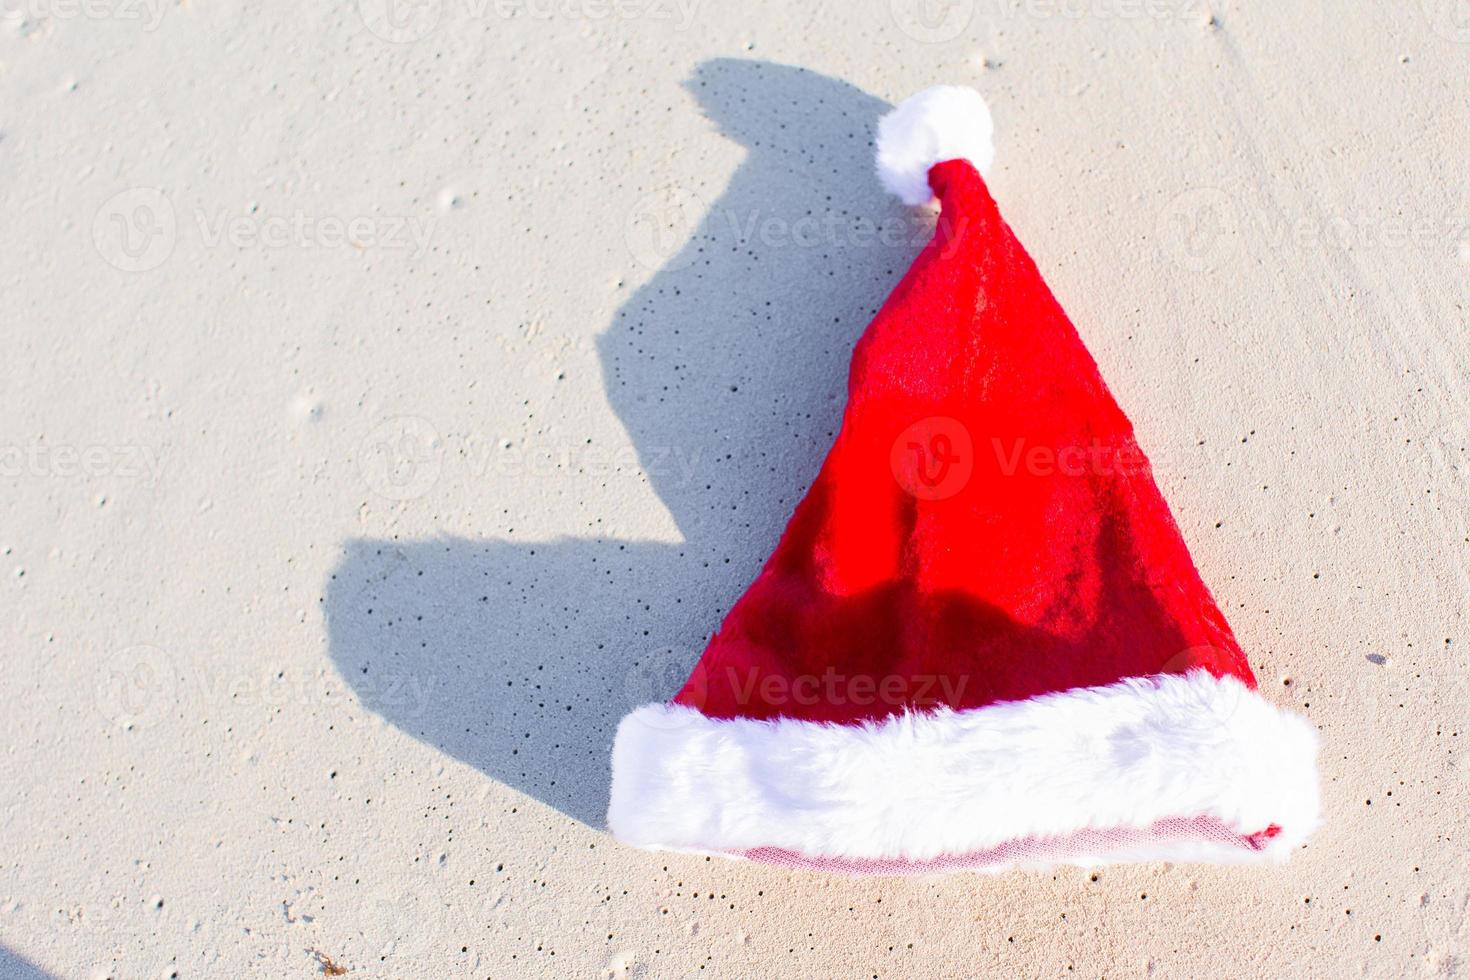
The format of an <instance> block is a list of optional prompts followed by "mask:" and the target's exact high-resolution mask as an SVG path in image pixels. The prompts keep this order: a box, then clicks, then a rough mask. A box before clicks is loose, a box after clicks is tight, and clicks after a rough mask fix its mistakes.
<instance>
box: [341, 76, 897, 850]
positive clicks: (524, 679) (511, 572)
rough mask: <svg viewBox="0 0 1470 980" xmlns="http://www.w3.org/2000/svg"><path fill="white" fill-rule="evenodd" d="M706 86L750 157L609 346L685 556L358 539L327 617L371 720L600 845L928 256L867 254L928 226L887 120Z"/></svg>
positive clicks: (637, 300)
mask: <svg viewBox="0 0 1470 980" xmlns="http://www.w3.org/2000/svg"><path fill="white" fill-rule="evenodd" d="M685 84H686V88H687V89H688V90H689V91H690V92H691V93H692V94H693V95H694V97H695V99H696V100H697V101H698V103H699V106H700V108H701V110H702V111H703V112H704V114H705V116H706V117H707V118H708V119H709V120H710V121H711V122H712V123H713V124H714V126H715V127H716V128H717V129H718V130H719V132H720V134H722V135H723V136H724V137H726V138H730V139H734V140H736V141H738V142H739V143H740V144H741V145H742V146H743V147H744V148H745V150H746V156H745V158H744V159H743V160H742V161H741V163H740V165H739V167H738V168H737V170H736V171H735V173H734V174H733V176H732V177H731V178H730V181H729V184H728V186H726V187H725V188H724V190H723V191H722V192H720V194H719V195H718V197H716V198H714V199H712V200H710V201H709V202H708V206H707V208H706V211H707V213H706V214H705V215H704V217H703V218H702V219H701V220H700V221H699V222H698V224H697V226H696V227H694V229H693V231H692V233H691V234H690V235H689V237H688V240H687V241H686V242H684V243H683V244H682V246H681V247H679V248H677V249H676V250H674V251H671V253H670V254H669V255H668V257H667V259H666V260H664V261H662V263H661V264H660V267H659V269H658V271H657V272H656V273H655V274H654V275H653V276H652V277H651V278H649V279H648V281H647V282H646V283H645V284H644V285H643V286H641V287H640V288H639V289H637V290H636V292H634V293H633V295H631V296H630V297H629V299H628V301H627V302H626V303H625V304H624V305H623V306H622V307H621V309H619V310H618V312H617V313H616V315H615V316H614V317H613V319H612V322H611V323H610V324H609V326H608V327H607V329H606V330H605V331H604V332H603V334H602V335H601V336H600V337H599V338H598V340H597V349H598V353H599V356H600V358H601V362H602V372H603V384H604V389H605V395H606V398H607V400H608V402H609V404H610V405H611V407H612V409H613V411H614V412H615V413H616V414H617V415H618V417H619V419H620V420H621V422H622V424H623V425H624V427H625V428H626V430H627V432H628V436H629V438H630V440H631V441H632V443H633V446H634V448H635V450H636V452H637V454H638V457H639V462H640V466H641V468H642V470H643V472H644V474H645V475H646V477H647V479H648V481H649V483H650V485H651V487H652V489H653V490H654V492H655V493H657V495H658V496H659V498H660V499H661V501H662V503H663V505H664V506H665V507H666V508H667V509H668V511H669V513H670V514H671V515H672V517H673V519H674V521H675V523H676V524H677V526H678V528H679V532H680V535H681V537H682V543H678V544H668V543H662V542H650V541H636V540H616V539H610V538H559V539H554V540H548V541H540V542H536V543H521V542H508V541H504V540H474V539H465V538H443V539H431V540H423V541H411V542H404V541H394V540H378V539H372V538H364V539H357V540H352V541H349V542H348V543H347V544H346V546H345V552H344V555H343V557H342V559H341V561H340V562H339V564H338V565H337V567H336V568H335V569H334V571H333V573H332V575H331V577H330V579H329V581H328V583H327V587H326V591H325V595H324V598H323V604H324V607H325V617H326V625H327V638H328V645H329V653H330V656H331V659H332V661H333V663H334V665H335V666H336V668H337V670H338V671H339V672H340V674H341V675H342V677H343V678H344V679H345V680H346V681H347V682H348V683H349V684H350V685H351V686H352V688H353V690H354V692H355V694H356V695H357V697H358V698H359V700H360V701H361V702H362V703H363V705H364V706H365V707H366V708H368V709H369V710H371V711H374V712H376V713H378V714H379V715H381V716H382V717H383V718H384V719H385V720H386V721H388V722H390V723H391V724H393V725H395V726H396V727H398V728H400V729H402V730H404V731H406V732H408V733H410V734H412V735H413V736H414V737H416V738H419V739H421V740H423V741H424V742H426V743H428V744H429V745H432V746H434V747H435V748H436V749H438V750H440V751H442V752H445V753H447V754H449V755H451V756H453V757H454V758H456V759H459V760H461V761H463V762H465V763H468V764H470V765H473V766H475V767H476V768H478V769H479V770H481V771H482V772H484V773H485V774H486V775H488V776H490V777H492V778H494V779H496V780H498V781H500V782H502V783H505V784H506V785H508V786H511V787H513V788H514V789H516V790H518V791H520V792H522V793H525V794H527V795H528V796H532V797H534V798H536V799H538V800H540V801H542V802H543V803H546V804H548V805H549V806H552V807H555V808H556V809H557V810H560V811H561V812H563V813H565V814H567V815H569V816H571V817H574V818H576V819H577V820H580V821H582V822H584V823H586V824H589V825H591V826H594V827H601V826H603V823H604V817H605V813H606V808H607V798H608V780H609V752H610V750H611V746H612V738H613V734H614V732H615V730H616V727H617V724H618V721H619V720H620V719H621V717H622V716H623V715H624V714H625V713H626V712H628V711H629V710H631V709H632V708H634V707H636V706H637V705H639V704H643V703H646V702H650V701H660V700H666V699H667V698H669V697H670V696H672V695H673V693H674V692H675V691H677V690H678V688H679V686H680V685H681V684H682V683H683V681H684V679H685V678H686V677H687V676H688V674H689V671H690V669H691V668H692V667H693V665H694V663H695V661H696V660H697V659H698V657H699V654H700V653H701V651H702V650H703V648H704V644H705V642H706V641H707V640H708V638H709V636H710V634H711V633H712V632H713V631H714V629H715V627H716V626H717V625H718V624H719V621H720V618H721V617H722V616H723V615H724V613H725V612H726V611H727V610H728V608H729V606H730V605H731V604H732V603H733V602H734V600H735V599H736V598H737V597H738V596H739V594H740V591H741V590H742V589H743V588H744V587H745V586H746V585H747V584H748V583H749V581H750V580H751V579H752V578H753V577H754V576H755V574H756V573H757V572H758V571H759V568H760V565H761V563H762V562H763V561H764V558H765V555H766V554H768V553H769V551H770V549H771V547H773V546H774V544H775V542H776V540H777V538H778V537H779V535H780V533H781V530H782V527H783V525H784V523H785V520H786V518H787V517H788V516H789V514H790V512H791V509H792V508H793V507H794V506H795V504H796V502H797V501H798V500H799V499H800V498H801V495H802V494H803V493H804V492H805V490H806V488H807V486H808V485H809V484H810V482H811V480H812V478H813V477H814V476H815V474H816V471H817V468H818V466H819V465H820V462H821V459H822V457H823V455H824V454H825V453H826V450H827V447H828V446H829V445H830V443H831V441H832V438H833V436H834V435H835V432H836V429H837V426H838V423H839V421H840V419H841V412H842V407H843V404H844V400H845V397H844V394H845V381H846V369H847V361H848V357H849V355H850V352H851V349H852V344H853V343H854V342H855V341H856V339H857V337H858V336H859V335H860V333H861V332H862V330H863V328H864V327H865V326H866V325H867V323H868V321H869V319H870V318H871V316H872V314H873V313H874V312H875V311H876V310H877V308H878V306H879V305H880V304H881V303H882V301H883V299H884V298H885V297H886V295H887V292H888V290H889V289H891V288H892V286H893V284H894V283H895V282H896V281H897V280H898V278H899V277H900V276H901V275H902V274H903V272H904V271H905V269H906V268H907V267H908V265H909V263H910V262H911V261H912V260H913V258H914V256H915V255H916V254H917V252H918V248H919V244H918V243H916V242H915V241H914V240H913V239H916V238H918V237H919V236H917V235H910V236H908V238H909V240H905V241H902V242H900V243H898V244H896V245H895V244H893V243H892V241H891V239H890V241H889V242H888V243H882V242H877V241H868V240H866V239H858V240H856V241H854V236H853V235H852V234H851V233H850V232H849V229H850V228H851V227H852V226H853V223H854V222H857V221H859V219H866V220H869V221H873V222H889V223H891V222H896V221H907V222H908V223H909V225H912V224H913V219H911V218H908V217H907V216H905V215H904V212H903V211H902V210H901V208H900V206H899V205H898V204H897V203H896V202H893V201H892V200H891V199H889V198H887V196H886V195H885V194H884V193H883V191H882V189H881V188H880V187H879V185H878V181H877V180H876V178H875V177H874V176H873V170H872V149H871V139H872V132H873V128H874V125H875V123H876V121H877V119H878V117H879V116H880V115H882V113H883V112H884V111H886V110H887V109H888V105H887V104H886V103H885V102H883V101H882V100H880V99H876V98H874V97H872V96H870V95H867V94H865V93H864V92H862V91H860V90H859V89H857V88H855V87H853V86H852V85H849V84H847V83H846V82H842V81H838V80H836V79H833V78H828V77H826V76H823V75H820V74H817V73H814V72H810V71H806V70H804V69H800V68H793V67H788V66H784V65H777V64H772V63H769V62H762V61H745V60H732V59H720V60H715V61H710V62H706V63H704V64H702V65H701V66H700V67H699V68H698V69H697V70H696V71H695V73H694V74H693V76H692V77H691V78H690V79H689V80H688V81H687V82H686V83H685ZM704 138H707V139H718V138H719V137H717V136H715V135H713V134H711V135H710V136H707V137H704ZM696 193H697V192H696ZM813 216H815V217H816V218H819V219H821V220H822V221H823V222H825V223H826V226H825V227H824V228H823V227H819V228H818V229H817V232H816V235H815V238H813V236H812V235H810V234H804V233H803V232H802V229H803V228H806V229H807V230H808V231H809V230H810V228H811V227H812V226H813V224H814V222H813V221H812V220H811V219H812V218H813ZM802 219H808V220H807V222H806V223H805V225H799V224H798V223H799V222H801V221H802ZM629 264H630V270H631V269H632V268H633V265H634V259H633V258H632V257H631V256H630V259H629ZM488 367H489V365H487V368H488ZM491 492H493V490H492V491H491Z"/></svg>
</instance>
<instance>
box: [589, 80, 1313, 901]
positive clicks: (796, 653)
mask: <svg viewBox="0 0 1470 980" xmlns="http://www.w3.org/2000/svg"><path fill="white" fill-rule="evenodd" d="M991 135H992V124H991V120H990V113H989V112H988V110H987V109H986V107H985V103H984V102H983V101H982V100H981V98H980V96H979V95H978V94H976V93H975V92H973V91H970V90H969V89H964V88H936V89H931V90H929V91H927V92H923V93H921V94H919V95H916V96H914V97H913V98H911V99H909V100H908V101H906V102H904V103H903V104H902V105H900V106H899V107H898V108H897V109H895V110H893V111H892V112H891V113H889V114H888V115H887V116H885V117H884V118H883V120H882V121H881V122H880V123H879V126H878V140H877V144H878V173H879V176H880V177H881V178H882V180H883V183H884V184H885V185H886V186H887V187H888V189H889V190H891V191H892V192H893V193H895V194H896V195H898V196H899V197H900V198H902V199H903V200H904V202H906V203H908V204H910V205H920V204H926V203H929V202H930V201H931V200H933V199H937V201H938V203H939V205H940V213H939V217H938V222H937V227H936V230H935V233H934V237H933V240H932V241H931V242H930V243H929V244H928V245H927V246H926V247H925V248H924V250H923V251H922V252H921V253H920V255H919V256H918V258H917V259H916V260H915V262H914V264H913V267H912V268H911V269H910V270H909V272H908V274H907V275H906V276H904V278H903V280H902V281H901V282H900V283H899V284H898V286H897V288H896V289H894V291H893V294H892V295H891V296H890V297H889V299H888V301H887V302H886V303H885V304H884V306H883V308H882V309H881V310H880V311H879V313H878V315H877V317H876V318H875V319H874V320H873V323H872V325H871V326H870V327H869V328H868V330H867V332H866V334H864V336H863V337H862V338H861V339H860V340H859V341H858V344H857V346H856V348H855V350H854V351H853V357H852V367H851V371H850V375H849V382H848V404H847V409H846V413H845V416H844V418H843V422H842V428H841V431H840V432H839V433H838V436H837V440H836V444H835V445H834V446H833V447H832V449H831V451H830V452H829V453H828V455H827V459H826V461H825V462H824V464H823V466H822V469H821V472H820V473H819V474H818V476H817V479H816V482H815V484H814V485H813V486H812V488H811V490H810V491H809V492H808V493H807V495H806V497H805V499H804V500H802V502H801V503H800V504H799V505H798V506H797V508H796V511H795V513H794V514H793V516H792V518H791V522H790V524H789V525H788V526H787V528H786V531H785V533H784V534H783V535H782V537H781V541H780V543H779V544H778V545H777V547H776V551H775V553H774V554H773V555H772V556H771V558H770V560H769V561H768V562H767V563H766V565H765V568H764V569H763V570H762V572H761V573H760V576H759V577H758V578H757V579H756V580H755V582H754V583H753V584H752V585H751V586H750V588H749V590H748V591H747V592H746V593H745V594H744V596H742V597H741V599H740V600H739V602H737V603H736V605H735V607H734V608H733V609H732V610H731V611H730V613H729V615H728V616H727V617H726V618H725V621H724V623H723V624H722V625H721V626H720V629H719V631H718V633H716V634H715V635H714V637H713V638H712V639H711V640H710V643H709V646H708V648H707V649H706V650H705V652H704V655H703V656H702V657H701V658H700V660H699V662H698V663H697V664H696V665H695V667H694V670H693V673H692V675H691V676H690V678H689V680H688V682H687V683H686V684H685V685H684V687H683V689H682V690H680V691H679V693H678V694H677V695H676V696H675V697H674V699H673V702H672V703H670V704H654V705H647V706H644V707H641V708H638V709H637V710H635V711H633V712H632V713H631V714H629V715H628V716H627V717H626V718H625V719H624V720H623V722H622V724H621V725H620V726H619V728H618V733H617V738H616V741H615V744H614V747H613V756H612V792H611V805H610V808H609V811H608V824H609V826H610V828H611V830H612V832H613V833H614V835H616V837H617V838H618V839H619V840H622V841H625V842H627V843H630V844H634V845H637V846H640V847H647V848H656V849H669V850H678V851H692V852H698V853H710V854H719V855H723V856H729V857H746V858H754V859H758V860H763V861H769V862H775V863H778V864H784V865H787V866H797V867H819V868H831V869H837V870H842V871H851V872H879V873H902V872H929V871H941V870H955V869H998V868H1004V867H1011V866H1018V865H1021V866H1036V865H1047V864H1052V863H1057V862H1068V863H1077V864H1096V863H1102V862H1108V861H1121V860H1150V859H1165V860H1178V861H1208V862H1217V863H1219V862H1249V861H1261V860H1272V859H1277V860H1280V859H1284V858H1285V857H1286V856H1287V855H1288V854H1289V853H1290V852H1291V851H1292V850H1293V849H1295V848H1297V847H1299V846H1300V845H1301V844H1302V842H1303V841H1304V840H1305V839H1306V838H1307V836H1308V834H1310V833H1311V831H1312V830H1313V829H1314V828H1315V827H1316V825H1317V823H1318V810H1319V803H1318V790H1317V776H1316V769H1315V755H1316V741H1317V740H1316V733H1315V731H1314V730H1313V729H1312V727H1311V726H1310V725H1309V724H1308V723H1307V722H1306V721H1305V720H1303V719H1302V718H1300V717H1298V716H1297V715H1295V714H1293V713H1291V712H1289V711H1285V710H1283V709H1281V708H1278V707H1276V706H1274V705H1272V704H1271V703H1270V702H1268V701H1267V700H1266V699H1265V698H1263V697H1262V696H1261V694H1260V693H1259V692H1258V691H1257V690H1256V680H1255V677H1254V676H1253V675H1252V673H1251V669H1250V666H1249V665H1248V664H1247V662H1246V658H1245V655H1244V654H1243V653H1242V652H1241V649H1240V646H1239V644H1237V642H1236V640H1235V637H1234V635H1233V634H1232V632H1231V630H1230V627H1229V625H1228V624H1227V623H1226V621H1225V617H1224V616H1223V615H1222V614H1221V612H1220V609H1219V607H1218V606H1217V605H1216V604H1215V601H1214V600H1213V599H1212V598H1211V596H1210V593H1209V590H1208V589H1206V588H1205V585H1204V583H1203V582H1202V581H1201V580H1200V576H1199V573H1198V572H1197V571H1196V570H1195V567H1194V563H1193V561H1192V560H1191V558H1190V555H1189V551H1188V550H1187V548H1186V547H1185V544H1184V541H1183V539H1182V538H1181V536H1180V533H1179V529H1178V527H1177V526H1176V525H1175V523H1174V519H1173V517H1172V516H1171V515H1170V513H1169V509H1168V506H1167V505H1166V504H1165V503H1164V500H1163V498H1162V496H1161V495H1160V494H1159V490H1158V487H1157V486H1156V485H1155V483H1154V480H1153V476H1152V473H1151V471H1150V468H1149V465H1148V461H1147V460H1146V459H1145V458H1144V456H1143V453H1142V452H1141V451H1140V450H1139V447H1138V443H1137V442H1136V441H1135V439H1134V436H1133V429H1132V425H1131V424H1130V423H1129V421H1128V419H1127V417H1125V416H1124V414H1123V412H1122V411H1121V410H1120V409H1119V408H1118V406H1117V404H1116V403H1115V402H1114V400H1113V398H1112V395H1111V394H1110V393H1109V391H1108V389H1107V386H1106V385H1105V384H1104V383H1103V380H1102V378H1101V377H1100V376H1099V374H1098V370H1097V366H1096V364H1095V363H1094V362H1093V360H1092V357H1091V356H1090V355H1089V354H1088V352H1087V349H1086V348H1085V347H1084V346H1083V345H1082V342H1081V340H1080V339H1079V338H1078V336H1077V332H1076V330H1075V329H1074V328H1073V326H1072V324H1071V323H1070V322H1069V321H1068V319H1067V316H1066V314H1065V313H1064V312H1063V311H1062V308H1061V307H1060V306H1059V305H1058V304H1057V301H1056V299H1055V298H1054V297H1053V296H1052V294H1051V292H1050V290H1048V289H1047V286H1046V283H1045V282H1044V281H1043V280H1042V278H1041V274H1040V273H1039V272H1038V271H1037V269H1036V265H1035V264H1034V263H1033V262H1032V260H1031V257H1030V256H1029V255H1027V254H1026V251H1025V249H1023V248H1022V247H1021V244H1020V243H1019V242H1018V241H1017V240H1016V237H1015V235H1014V234H1013V233H1012V232H1011V229H1010V228H1009V227H1008V226H1007V225H1006V223H1005V221H1004V220H1002V218H1001V216H1000V214H999V212H998V211H997V209H996V205H995V202H994V201H993V200H992V199H991V196H990V193H989V191H988V189H987V187H986V184H985V180H984V178H983V177H982V174H983V173H984V172H985V171H986V170H987V169H988V167H989V164H990V161H991V159H992V156H993V144H992V141H991Z"/></svg>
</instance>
